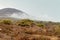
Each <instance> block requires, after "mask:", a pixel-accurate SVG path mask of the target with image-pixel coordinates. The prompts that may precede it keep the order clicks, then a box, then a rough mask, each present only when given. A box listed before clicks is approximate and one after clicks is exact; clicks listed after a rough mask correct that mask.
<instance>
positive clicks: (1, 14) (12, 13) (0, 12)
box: [0, 8, 34, 19]
mask: <svg viewBox="0 0 60 40" xmlns="http://www.w3.org/2000/svg"><path fill="white" fill-rule="evenodd" d="M0 18H14V19H34V18H33V17H32V16H30V15H28V14H27V13H25V12H23V11H21V10H18V9H14V8H4V9H0Z"/></svg>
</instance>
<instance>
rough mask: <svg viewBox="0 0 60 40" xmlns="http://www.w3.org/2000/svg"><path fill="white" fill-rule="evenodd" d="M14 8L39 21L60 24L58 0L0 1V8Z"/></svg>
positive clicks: (59, 2)
mask: <svg viewBox="0 0 60 40" xmlns="http://www.w3.org/2000/svg"><path fill="white" fill-rule="evenodd" d="M7 7H9V8H10V7H11V8H16V9H19V10H22V11H24V12H26V13H28V14H29V15H32V16H34V17H37V18H40V19H41V20H48V21H50V20H51V21H59V22H60V0H0V8H7Z"/></svg>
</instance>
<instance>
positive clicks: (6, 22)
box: [0, 19, 12, 25]
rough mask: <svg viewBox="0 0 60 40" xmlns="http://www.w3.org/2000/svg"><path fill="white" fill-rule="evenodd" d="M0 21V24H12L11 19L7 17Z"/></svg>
mask: <svg viewBox="0 0 60 40" xmlns="http://www.w3.org/2000/svg"><path fill="white" fill-rule="evenodd" d="M0 23H1V24H8V25H10V24H12V21H11V20H9V19H4V20H1V21H0Z"/></svg>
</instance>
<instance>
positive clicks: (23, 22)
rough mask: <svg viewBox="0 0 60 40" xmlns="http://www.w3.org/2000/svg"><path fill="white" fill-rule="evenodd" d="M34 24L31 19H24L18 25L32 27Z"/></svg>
mask: <svg viewBox="0 0 60 40" xmlns="http://www.w3.org/2000/svg"><path fill="white" fill-rule="evenodd" d="M32 23H33V21H32V20H29V19H23V20H20V21H18V22H17V25H19V26H30V25H31V24H32Z"/></svg>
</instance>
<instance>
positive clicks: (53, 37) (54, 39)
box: [32, 35, 58, 40]
mask: <svg viewBox="0 0 60 40" xmlns="http://www.w3.org/2000/svg"><path fill="white" fill-rule="evenodd" d="M32 36H35V37H40V36H43V37H47V38H50V39H51V40H58V37H55V36H45V35H32Z"/></svg>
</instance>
